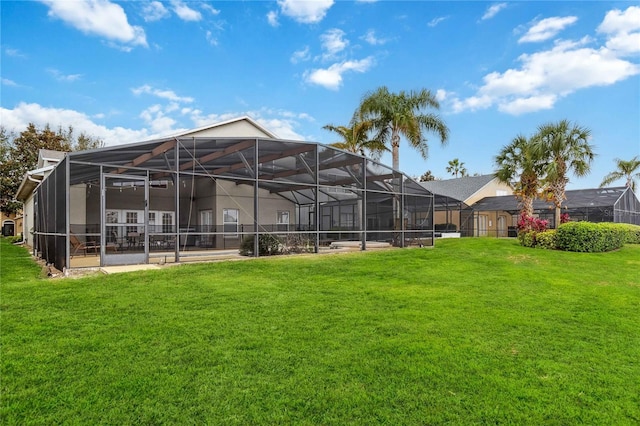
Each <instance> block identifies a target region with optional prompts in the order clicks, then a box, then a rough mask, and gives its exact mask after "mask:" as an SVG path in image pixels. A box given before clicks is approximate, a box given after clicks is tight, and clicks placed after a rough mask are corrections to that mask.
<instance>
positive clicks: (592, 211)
mask: <svg viewBox="0 0 640 426" xmlns="http://www.w3.org/2000/svg"><path fill="white" fill-rule="evenodd" d="M566 197H567V199H566V200H565V201H564V202H563V204H562V213H563V214H565V213H566V214H568V215H569V220H571V221H587V222H615V223H631V224H635V225H640V201H638V198H637V196H636V195H635V193H634V192H633V191H632V190H631V188H627V187H624V186H623V187H613V188H591V189H577V190H569V191H566ZM472 207H473V222H474V223H475V224H474V229H475V231H474V235H476V236H493V237H496V236H497V237H507V236H509V237H515V236H516V234H517V231H516V225H517V223H518V216H519V214H520V208H521V205H520V204H519V202H518V200H517V199H516V197H514V196H499V197H486V198H483V199H482V200H480V201H478V202H477V203H476V204H474V205H473V206H472ZM533 209H534V216H536V217H538V218H540V219H544V220H547V221H548V222H549V227H551V228H555V227H556V226H555V208H554V205H553V203H552V202H551V201H546V200H539V199H538V200H535V201H534V203H533Z"/></svg>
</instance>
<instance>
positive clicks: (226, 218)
mask: <svg viewBox="0 0 640 426" xmlns="http://www.w3.org/2000/svg"><path fill="white" fill-rule="evenodd" d="M238 217H239V211H238V209H222V225H223V231H224V232H225V233H227V232H230V233H231V232H232V233H234V234H233V235H225V236H224V237H225V238H237V237H238V234H237V232H238Z"/></svg>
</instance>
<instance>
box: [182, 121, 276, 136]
mask: <svg viewBox="0 0 640 426" xmlns="http://www.w3.org/2000/svg"><path fill="white" fill-rule="evenodd" d="M184 136H189V137H192V136H193V137H238V136H242V137H256V138H270V136H269V135H268V134H266V133H264V132H263V131H261V130H260V129H258V128H256V127H255V126H254V125H253V124H251V123H250V122H248V121H244V120H242V121H236V122H233V123H227V124H225V125H224V126H219V127H213V128H210V129H203V130H199V131H196V132H193V133H188V134H186V135H184Z"/></svg>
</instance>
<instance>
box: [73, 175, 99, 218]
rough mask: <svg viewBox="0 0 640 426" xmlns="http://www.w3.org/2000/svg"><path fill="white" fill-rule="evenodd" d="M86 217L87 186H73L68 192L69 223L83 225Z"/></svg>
mask: <svg viewBox="0 0 640 426" xmlns="http://www.w3.org/2000/svg"><path fill="white" fill-rule="evenodd" d="M96 192H98V190H97V188H96ZM86 217H87V185H85V184H79V185H73V186H72V187H71V188H70V190H69V220H70V222H69V223H72V224H73V223H85V220H86Z"/></svg>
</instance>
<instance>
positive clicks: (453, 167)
mask: <svg viewBox="0 0 640 426" xmlns="http://www.w3.org/2000/svg"><path fill="white" fill-rule="evenodd" d="M447 173H451V174H452V175H453V176H455V177H458V174H460V177H465V176H466V175H467V169H466V168H465V167H464V163H461V162H460V160H458V159H457V158H454V159H453V160H451V161H449V166H448V167H447Z"/></svg>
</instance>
